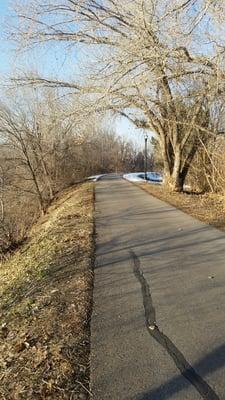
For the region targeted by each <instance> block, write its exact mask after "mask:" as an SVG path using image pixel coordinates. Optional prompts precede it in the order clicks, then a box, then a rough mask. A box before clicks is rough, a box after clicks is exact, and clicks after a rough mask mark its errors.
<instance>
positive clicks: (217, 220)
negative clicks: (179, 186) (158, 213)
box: [138, 183, 225, 231]
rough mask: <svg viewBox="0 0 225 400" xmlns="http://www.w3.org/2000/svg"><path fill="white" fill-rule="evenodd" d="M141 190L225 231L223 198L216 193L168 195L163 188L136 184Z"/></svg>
mask: <svg viewBox="0 0 225 400" xmlns="http://www.w3.org/2000/svg"><path fill="white" fill-rule="evenodd" d="M138 185H139V186H140V187H141V188H142V189H144V190H145V191H147V192H148V193H150V194H152V195H153V196H155V197H157V198H158V199H160V200H163V201H165V202H167V203H169V204H171V205H173V206H175V207H177V208H179V209H180V210H182V211H184V212H186V213H187V214H190V215H192V216H193V217H195V218H197V219H199V220H200V221H203V222H205V223H207V224H210V225H213V226H215V227H216V228H218V229H221V230H223V231H225V202H224V196H222V195H220V194H216V193H205V194H200V193H170V192H168V191H166V190H165V189H164V188H163V186H160V185H150V184H145V183H141V184H138Z"/></svg>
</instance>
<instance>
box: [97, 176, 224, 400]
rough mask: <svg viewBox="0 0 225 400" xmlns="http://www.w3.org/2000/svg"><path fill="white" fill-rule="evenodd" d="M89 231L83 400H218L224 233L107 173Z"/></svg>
mask: <svg viewBox="0 0 225 400" xmlns="http://www.w3.org/2000/svg"><path fill="white" fill-rule="evenodd" d="M96 233H97V259H96V268H95V287H94V309H93V315H92V327H91V330H92V332H91V334H92V348H91V390H92V393H93V397H92V398H93V399H94V400H103V399H104V400H105V399H110V400H125V399H127V400H128V399H129V400H131V399H135V400H147V399H149V400H161V399H163V400H167V399H168V400H169V399H170V400H178V399H179V400H189V399H190V400H201V399H206V400H218V399H221V400H222V399H225V234H224V233H222V232H220V231H218V230H216V229H214V228H212V227H209V226H207V225H205V224H203V223H201V222H199V221H197V220H195V219H193V218H192V217H190V216H188V215H186V214H184V213H182V212H181V211H179V210H177V209H175V208H174V207H172V206H170V205H168V204H166V203H163V202H161V201H159V200H157V199H155V198H154V197H151V196H150V195H149V194H147V193H145V192H144V191H142V190H141V189H139V188H137V187H135V186H134V185H132V184H130V183H128V182H126V181H124V180H122V179H119V178H118V177H116V176H115V177H114V179H113V176H109V177H105V178H104V179H103V180H101V181H100V182H99V183H98V184H97V188H96ZM212 276H213V277H214V278H213V279H210V278H209V277H212Z"/></svg>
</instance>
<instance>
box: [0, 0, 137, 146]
mask: <svg viewBox="0 0 225 400" xmlns="http://www.w3.org/2000/svg"><path fill="white" fill-rule="evenodd" d="M10 2H11V1H10V0H0V53H1V58H0V77H1V78H2V79H1V80H4V77H9V76H11V75H12V74H13V73H15V72H21V71H22V70H24V68H26V69H27V70H35V71H37V72H39V73H40V74H41V75H44V76H51V75H52V76H55V75H57V76H59V77H61V78H62V79H63V78H64V79H67V80H69V79H70V78H72V77H73V74H75V73H76V64H77V58H79V52H78V53H77V52H76V53H75V52H70V53H68V52H66V51H65V52H63V51H62V50H63V49H62V45H61V44H60V46H58V48H57V47H55V46H54V49H53V48H48V47H46V48H43V49H42V50H40V49H36V50H34V51H32V57H31V55H30V53H29V54H28V53H27V54H26V53H25V54H24V55H23V56H21V55H19V56H18V55H17V54H16V53H15V51H13V45H12V43H9V42H8V41H7V40H6V38H5V34H4V26H5V25H6V23H7V19H8V16H9V15H10ZM68 59H69V62H68ZM40 60H41V62H40ZM43 61H44V62H43ZM114 128H115V130H116V132H117V133H118V134H119V135H120V136H123V137H125V138H127V139H129V140H132V141H133V142H134V143H135V144H136V145H137V147H138V148H142V145H143V146H144V135H143V132H141V131H140V130H139V129H136V128H134V126H133V125H132V124H131V123H129V122H128V121H127V120H126V119H125V118H122V119H121V118H120V119H119V120H118V121H116V122H115V125H114Z"/></svg>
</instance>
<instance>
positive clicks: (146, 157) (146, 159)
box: [144, 134, 148, 181]
mask: <svg viewBox="0 0 225 400" xmlns="http://www.w3.org/2000/svg"><path fill="white" fill-rule="evenodd" d="M144 137H145V180H146V181H147V164H148V151H147V141H148V135H147V134H145V136H144Z"/></svg>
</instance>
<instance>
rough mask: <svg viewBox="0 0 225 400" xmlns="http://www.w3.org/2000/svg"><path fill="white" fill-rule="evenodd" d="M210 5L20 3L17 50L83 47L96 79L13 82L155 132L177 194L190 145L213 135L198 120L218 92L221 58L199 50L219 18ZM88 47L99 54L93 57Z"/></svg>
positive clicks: (203, 0) (175, 1) (194, 0)
mask: <svg viewBox="0 0 225 400" xmlns="http://www.w3.org/2000/svg"><path fill="white" fill-rule="evenodd" d="M25 3H26V2H25ZM214 3H215V2H213V1H212V0H189V1H185V0H172V1H171V0H170V1H167V0H164V1H159V0H151V1H150V0H136V1H133V0H127V1H125V2H121V1H118V0H113V1H112V0H104V1H102V0H88V1H87V0H73V1H71V0H57V1H53V0H48V1H45V2H44V3H43V2H41V1H35V2H33V1H29V2H28V3H27V4H24V2H20V1H19V2H17V7H15V10H16V12H17V15H18V18H19V23H20V25H19V30H18V28H17V29H16V30H14V31H13V30H12V31H11V36H12V37H13V38H14V39H15V40H17V41H18V42H19V43H20V46H22V47H23V46H24V45H25V46H28V47H29V46H33V45H37V44H45V43H48V44H49V43H53V44H54V43H55V42H65V43H69V45H74V46H75V45H76V44H77V43H82V45H83V46H88V47H89V49H90V52H91V54H92V56H91V57H90V58H91V61H90V62H89V67H91V70H92V71H94V72H92V73H91V72H90V68H89V70H88V73H87V79H86V81H85V83H84V84H83V83H82V81H80V82H75V81H74V82H71V81H70V82H64V81H59V80H57V79H55V80H53V79H49V78H47V77H46V78H45V77H38V76H30V77H26V79H25V80H24V79H22V80H21V78H20V79H19V81H20V82H21V83H24V82H25V81H26V83H31V84H42V85H44V86H52V87H55V86H58V87H61V88H68V87H69V88H71V89H73V90H74V93H77V94H79V96H84V98H85V99H86V104H87V101H89V107H91V106H90V104H91V105H92V107H93V109H95V110H98V111H106V110H111V111H113V112H115V113H118V114H121V115H123V116H126V117H127V118H129V120H130V121H132V122H133V123H134V124H135V125H136V126H137V127H142V128H143V127H144V128H145V129H149V130H153V131H154V132H156V133H157V135H158V137H159V142H160V146H161V151H162V155H163V162H164V180H165V184H166V185H167V186H168V187H169V188H170V189H172V190H177V191H180V190H182V187H183V183H184V180H185V178H186V175H187V172H188V169H189V166H190V163H191V160H192V158H193V153H194V151H195V150H194V149H195V148H196V146H197V139H196V140H195V137H197V136H199V135H202V134H204V133H206V132H213V131H214V128H213V127H212V126H208V125H207V121H202V118H201V116H202V114H204V113H205V112H206V108H207V110H210V108H211V107H212V105H213V102H214V99H215V97H216V96H218V95H219V94H220V93H221V91H223V86H224V68H223V61H224V53H222V52H221V51H220V52H218V47H217V48H216V49H213V51H212V47H211V48H210V50H211V53H210V55H209V49H208V48H206V47H205V45H203V43H204V41H205V40H206V39H207V38H208V34H209V32H208V31H207V28H206V26H207V24H206V21H207V18H209V15H211V14H212V15H218V6H217V8H215V7H214V5H215V4H214ZM221 4H222V3H221ZM194 6H195V7H194ZM210 13H211V14H210ZM199 38H200V42H199ZM201 44H202V45H201ZM93 46H94V47H96V46H97V47H98V48H99V52H95V53H97V55H96V54H95V53H94V52H92V49H93ZM90 64H91V65H90ZM96 104H97V106H96ZM185 109H186V110H187V112H184V110H185Z"/></svg>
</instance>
